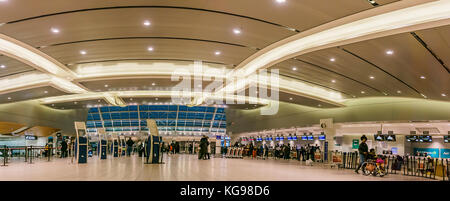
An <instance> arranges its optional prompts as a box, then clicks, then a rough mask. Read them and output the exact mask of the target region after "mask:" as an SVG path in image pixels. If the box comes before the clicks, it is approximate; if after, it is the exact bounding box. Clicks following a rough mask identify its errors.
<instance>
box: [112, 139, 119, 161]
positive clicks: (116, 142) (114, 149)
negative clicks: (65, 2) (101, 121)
mask: <svg viewBox="0 0 450 201" xmlns="http://www.w3.org/2000/svg"><path fill="white" fill-rule="evenodd" d="M112 153H113V157H119V138H113V143H112Z"/></svg>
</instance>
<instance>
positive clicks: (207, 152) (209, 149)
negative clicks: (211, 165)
mask: <svg viewBox="0 0 450 201" xmlns="http://www.w3.org/2000/svg"><path fill="white" fill-rule="evenodd" d="M210 154H211V145H210V144H209V143H208V149H207V151H206V156H207V157H208V160H209V159H210V156H209V155H210Z"/></svg>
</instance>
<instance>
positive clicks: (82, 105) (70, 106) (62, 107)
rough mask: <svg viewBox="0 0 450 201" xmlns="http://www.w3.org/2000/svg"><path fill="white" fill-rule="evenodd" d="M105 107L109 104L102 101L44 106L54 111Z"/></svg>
mask: <svg viewBox="0 0 450 201" xmlns="http://www.w3.org/2000/svg"><path fill="white" fill-rule="evenodd" d="M107 105H109V103H107V102H106V101H105V100H103V99H95V100H85V101H75V102H72V101H71V102H64V103H53V104H46V106H48V107H51V108H54V109H59V110H67V109H80V108H88V106H90V107H101V106H107Z"/></svg>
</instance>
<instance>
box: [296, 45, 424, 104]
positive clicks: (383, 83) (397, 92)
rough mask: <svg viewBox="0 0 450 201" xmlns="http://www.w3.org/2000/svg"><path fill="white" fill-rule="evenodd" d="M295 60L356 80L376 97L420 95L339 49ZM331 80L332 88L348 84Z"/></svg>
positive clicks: (339, 78)
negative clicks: (375, 92) (375, 91)
mask: <svg viewBox="0 0 450 201" xmlns="http://www.w3.org/2000/svg"><path fill="white" fill-rule="evenodd" d="M297 59H298V60H301V61H306V62H308V63H312V64H314V65H317V66H320V67H323V68H325V69H328V70H331V71H334V72H338V73H340V74H343V75H345V76H347V77H349V78H351V79H354V80H357V81H358V82H360V83H364V84H366V85H368V86H370V87H373V88H374V89H376V90H378V91H379V92H378V94H377V95H384V94H383V92H385V93H387V94H389V95H390V96H407V97H415V98H420V97H421V95H420V94H418V93H417V92H415V91H414V90H413V89H411V88H409V87H408V86H407V85H405V84H403V83H402V82H401V81H399V80H397V79H396V78H395V77H393V76H390V75H389V74H388V73H386V72H384V71H382V70H381V69H379V68H377V67H376V66H373V65H371V64H370V63H368V62H366V61H364V60H362V59H359V58H358V57H356V56H353V55H352V54H350V53H348V52H346V51H344V50H342V49H340V48H330V49H326V50H320V51H316V52H312V53H308V54H305V55H302V56H299V57H297ZM327 75H328V74H327ZM333 79H334V80H335V81H336V82H335V83H332V82H331V80H332V79H329V80H328V83H330V84H331V85H334V86H339V85H341V84H338V82H341V80H342V81H343V82H344V83H342V84H346V82H348V81H345V80H343V79H347V80H348V78H345V77H343V76H338V77H337V78H333Z"/></svg>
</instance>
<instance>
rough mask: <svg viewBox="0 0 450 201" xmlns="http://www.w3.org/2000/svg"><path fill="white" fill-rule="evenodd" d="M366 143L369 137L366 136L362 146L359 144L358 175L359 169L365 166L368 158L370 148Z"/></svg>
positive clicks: (363, 137) (362, 140)
mask: <svg viewBox="0 0 450 201" xmlns="http://www.w3.org/2000/svg"><path fill="white" fill-rule="evenodd" d="M366 141H367V137H366V136H365V135H363V136H362V137H361V144H359V148H358V152H359V165H358V167H357V168H356V170H355V172H356V174H359V169H360V168H361V166H362V165H363V163H364V162H365V161H366V158H367V154H368V151H369V148H368V147H367V144H366Z"/></svg>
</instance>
